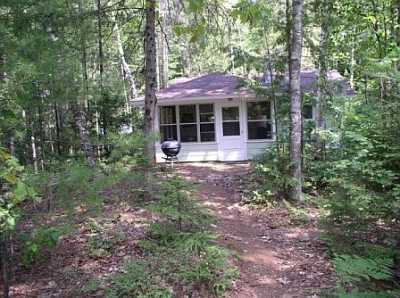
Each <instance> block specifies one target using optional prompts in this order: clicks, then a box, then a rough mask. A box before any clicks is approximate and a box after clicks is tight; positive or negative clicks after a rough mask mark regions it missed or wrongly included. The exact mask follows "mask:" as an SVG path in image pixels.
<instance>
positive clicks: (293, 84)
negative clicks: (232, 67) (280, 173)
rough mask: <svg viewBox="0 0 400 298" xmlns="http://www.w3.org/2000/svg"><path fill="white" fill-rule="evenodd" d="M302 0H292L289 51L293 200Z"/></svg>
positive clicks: (297, 182)
mask: <svg viewBox="0 0 400 298" xmlns="http://www.w3.org/2000/svg"><path fill="white" fill-rule="evenodd" d="M303 5H304V2H303V0H293V1H292V7H293V19H292V23H293V24H292V42H291V45H290V47H291V51H290V53H291V54H290V67H289V69H290V74H289V75H290V100H291V132H290V162H291V176H292V179H293V183H294V184H293V186H292V189H291V191H290V197H291V199H292V200H295V201H303V192H302V184H303V183H302V176H303V175H302V167H301V155H302V154H301V135H302V133H301V126H302V125H301V122H302V114H301V88H300V71H301V54H302V53H301V52H302V42H303Z"/></svg>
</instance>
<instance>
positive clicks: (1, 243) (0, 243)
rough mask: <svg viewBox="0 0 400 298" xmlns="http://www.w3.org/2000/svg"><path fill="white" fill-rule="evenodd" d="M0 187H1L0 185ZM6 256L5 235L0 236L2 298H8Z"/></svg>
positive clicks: (7, 260) (7, 262)
mask: <svg viewBox="0 0 400 298" xmlns="http://www.w3.org/2000/svg"><path fill="white" fill-rule="evenodd" d="M0 186H1V185H0ZM9 259H10V256H9V254H8V235H7V234H6V233H4V234H2V235H0V264H1V280H2V282H3V297H4V298H8V297H10V294H9V293H10V271H9V270H10V268H9Z"/></svg>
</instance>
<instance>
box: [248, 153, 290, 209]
mask: <svg viewBox="0 0 400 298" xmlns="http://www.w3.org/2000/svg"><path fill="white" fill-rule="evenodd" d="M253 164H254V171H253V173H252V182H253V183H254V185H252V187H251V188H250V192H248V193H247V194H246V197H245V202H246V203H250V204H256V205H263V206H267V207H271V206H273V205H275V204H276V202H279V201H282V200H283V199H287V198H288V193H289V190H290V186H291V185H293V180H292V178H291V177H290V171H289V170H290V162H289V155H288V153H287V152H279V153H278V151H277V148H276V147H275V146H274V147H271V148H268V149H267V150H266V152H265V153H263V154H262V155H260V156H258V157H257V158H256V159H255V160H254V162H253Z"/></svg>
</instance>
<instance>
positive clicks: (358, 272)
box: [333, 255, 393, 284]
mask: <svg viewBox="0 0 400 298" xmlns="http://www.w3.org/2000/svg"><path fill="white" fill-rule="evenodd" d="M333 264H334V266H335V269H336V272H337V274H338V277H339V278H340V280H341V282H342V283H344V284H346V283H357V282H362V281H364V282H365V281H370V280H371V279H375V280H389V279H391V278H392V270H391V267H392V266H393V259H392V258H376V257H374V258H373V259H372V258H367V257H360V256H351V255H337V256H335V257H334V259H333Z"/></svg>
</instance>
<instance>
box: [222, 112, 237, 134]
mask: <svg viewBox="0 0 400 298" xmlns="http://www.w3.org/2000/svg"><path fill="white" fill-rule="evenodd" d="M222 134H223V135H224V137H227V136H240V121H239V107H223V108H222Z"/></svg>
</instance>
